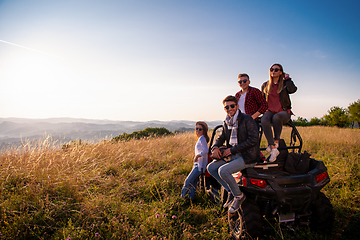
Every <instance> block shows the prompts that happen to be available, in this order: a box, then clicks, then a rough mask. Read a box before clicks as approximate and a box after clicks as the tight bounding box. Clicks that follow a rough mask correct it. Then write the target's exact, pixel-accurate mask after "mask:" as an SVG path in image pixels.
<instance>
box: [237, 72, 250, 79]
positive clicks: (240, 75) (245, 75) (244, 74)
mask: <svg viewBox="0 0 360 240" xmlns="http://www.w3.org/2000/svg"><path fill="white" fill-rule="evenodd" d="M241 77H247V79H249V80H250V77H249V75H247V74H246V73H240V74H239V76H238V79H239V78H241Z"/></svg>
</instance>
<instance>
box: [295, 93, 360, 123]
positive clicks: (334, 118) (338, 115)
mask: <svg viewBox="0 0 360 240" xmlns="http://www.w3.org/2000/svg"><path fill="white" fill-rule="evenodd" d="M293 122H294V124H295V125H296V126H314V125H322V126H337V127H342V128H344V127H351V128H354V126H355V124H356V123H357V125H358V128H360V99H358V100H357V101H356V102H353V103H351V104H350V105H349V106H348V107H347V108H342V107H338V106H334V107H331V108H330V109H329V110H328V112H327V114H326V115H324V116H323V117H322V118H317V117H313V118H311V119H310V121H308V120H307V119H306V118H302V117H298V119H297V120H293Z"/></svg>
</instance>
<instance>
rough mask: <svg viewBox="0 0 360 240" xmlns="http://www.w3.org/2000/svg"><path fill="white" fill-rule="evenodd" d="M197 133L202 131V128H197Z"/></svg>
mask: <svg viewBox="0 0 360 240" xmlns="http://www.w3.org/2000/svg"><path fill="white" fill-rule="evenodd" d="M195 130H196V131H202V130H203V129H202V128H195Z"/></svg>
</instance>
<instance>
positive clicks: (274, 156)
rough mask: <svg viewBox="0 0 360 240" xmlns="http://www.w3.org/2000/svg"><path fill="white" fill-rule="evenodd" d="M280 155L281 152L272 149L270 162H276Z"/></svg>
mask: <svg viewBox="0 0 360 240" xmlns="http://www.w3.org/2000/svg"><path fill="white" fill-rule="evenodd" d="M279 154H280V152H279V150H277V148H273V149H271V152H270V158H269V162H274V161H275V160H276V157H277V156H279Z"/></svg>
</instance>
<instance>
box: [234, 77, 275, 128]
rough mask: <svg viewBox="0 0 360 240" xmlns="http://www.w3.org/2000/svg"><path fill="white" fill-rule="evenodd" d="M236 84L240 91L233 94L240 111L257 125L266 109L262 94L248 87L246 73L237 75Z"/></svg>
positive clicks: (248, 81) (248, 82) (248, 80)
mask: <svg viewBox="0 0 360 240" xmlns="http://www.w3.org/2000/svg"><path fill="white" fill-rule="evenodd" d="M238 83H239V86H240V88H241V90H240V91H238V92H237V93H236V94H235V97H236V98H237V100H238V105H239V109H240V111H241V112H242V113H246V114H248V115H250V116H251V117H252V118H253V119H254V120H255V121H256V122H257V123H259V122H260V120H259V116H260V115H261V114H263V113H264V112H265V111H266V109H267V108H268V105H267V102H266V100H265V98H264V96H263V94H262V93H261V91H260V90H259V89H257V88H254V87H251V86H250V78H249V75H247V74H246V73H241V74H239V76H238Z"/></svg>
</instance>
